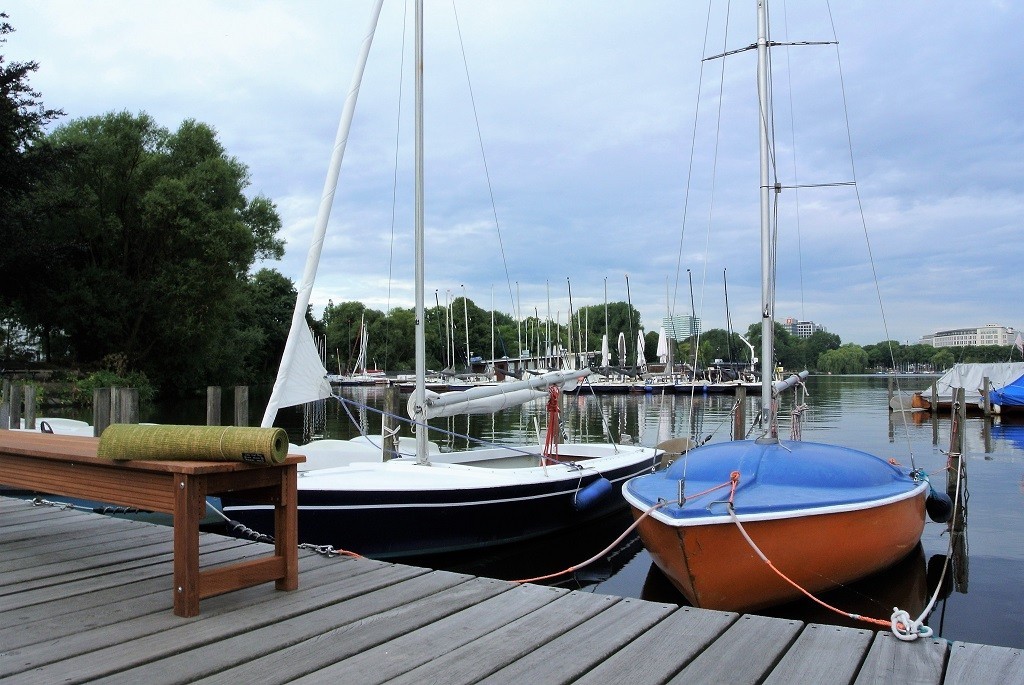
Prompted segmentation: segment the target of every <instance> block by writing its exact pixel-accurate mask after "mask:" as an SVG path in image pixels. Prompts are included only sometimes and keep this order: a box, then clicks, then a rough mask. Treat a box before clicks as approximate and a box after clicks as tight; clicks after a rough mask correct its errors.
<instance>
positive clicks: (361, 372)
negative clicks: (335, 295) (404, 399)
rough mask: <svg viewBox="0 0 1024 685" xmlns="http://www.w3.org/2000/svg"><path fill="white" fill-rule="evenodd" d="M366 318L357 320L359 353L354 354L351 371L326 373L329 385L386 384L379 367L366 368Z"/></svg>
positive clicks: (386, 379) (386, 380)
mask: <svg viewBox="0 0 1024 685" xmlns="http://www.w3.org/2000/svg"><path fill="white" fill-rule="evenodd" d="M366 350H367V335H366V318H365V317H363V318H361V319H360V320H359V354H358V356H356V363H355V364H353V366H352V373H339V374H333V375H330V374H329V375H328V376H327V380H328V381H329V382H330V384H331V385H387V384H388V377H387V375H386V374H385V373H384V372H383V371H381V370H379V369H368V368H366V357H367V354H366Z"/></svg>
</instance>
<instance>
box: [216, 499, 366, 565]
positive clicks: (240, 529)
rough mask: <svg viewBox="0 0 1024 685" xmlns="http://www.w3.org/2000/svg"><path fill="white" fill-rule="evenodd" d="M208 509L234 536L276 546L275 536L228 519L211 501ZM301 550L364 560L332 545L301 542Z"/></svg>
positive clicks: (360, 556)
mask: <svg viewBox="0 0 1024 685" xmlns="http://www.w3.org/2000/svg"><path fill="white" fill-rule="evenodd" d="M206 507H207V508H208V509H210V510H211V511H213V512H214V513H215V514H217V516H220V517H221V518H222V519H224V522H225V523H226V524H227V528H228V531H230V532H231V533H232V534H237V533H240V534H241V536H243V537H247V538H249V539H250V540H252V541H254V542H264V543H267V544H271V545H272V544H274V536H273V535H267V534H266V533H261V532H259V531H257V530H253V529H252V528H250V527H249V526H247V525H245V524H244V523H241V522H239V521H235V520H234V519H231V518H228V515H227V514H225V513H224V512H223V511H221V510H220V509H218V508H217V507H215V506H213V505H212V504H210V502H209V501H207V502H206ZM299 549H311V550H313V551H314V552H316V553H317V554H321V555H323V556H325V557H336V556H347V557H353V558H355V559H362V558H363V557H362V555H361V554H357V553H356V552H350V551H348V550H347V549H335V548H334V547H332V546H331V545H314V544H312V543H310V542H300V543H299Z"/></svg>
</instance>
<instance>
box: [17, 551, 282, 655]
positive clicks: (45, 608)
mask: <svg viewBox="0 0 1024 685" xmlns="http://www.w3.org/2000/svg"><path fill="white" fill-rule="evenodd" d="M250 549H251V550H252V551H247V550H246V548H241V549H239V548H237V547H229V548H226V549H223V550H220V551H217V552H213V553H211V554H210V556H209V558H210V559H211V560H212V561H222V560H223V561H226V560H231V561H235V560H237V559H238V558H239V555H243V556H244V555H245V554H261V553H262V552H263V550H260V549H258V548H250ZM169 588H170V580H169V578H168V574H167V573H162V574H160V575H159V576H155V577H151V578H148V579H145V580H139V581H133V582H129V583H125V584H117V585H115V586H114V587H110V588H106V589H103V590H98V591H95V592H84V593H81V594H77V595H73V596H68V595H66V594H65V593H64V592H59V594H60V598H59V599H60V611H59V612H55V611H54V607H53V603H52V602H41V603H38V604H34V605H32V606H29V607H23V608H19V609H14V610H11V611H7V612H4V614H3V616H2V618H0V645H3V648H4V649H14V648H16V647H24V646H26V645H31V644H35V643H37V642H46V641H52V640H55V639H58V638H61V637H64V636H67V635H72V634H74V633H79V632H82V631H83V630H90V629H93V628H97V627H100V626H104V625H109V624H110V623H113V622H117V621H124V620H127V619H129V618H136V617H139V616H144V615H146V614H151V613H155V612H157V611H167V610H168V608H169V607H170V606H171V598H170V597H169V596H168V589H169Z"/></svg>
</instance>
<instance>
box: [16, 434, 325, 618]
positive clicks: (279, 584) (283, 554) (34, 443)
mask: <svg viewBox="0 0 1024 685" xmlns="http://www.w3.org/2000/svg"><path fill="white" fill-rule="evenodd" d="M98 445H99V438H90V437H79V436H70V435H53V434H44V433H32V432H26V431H9V430H0V484H4V485H11V486H15V487H19V488H25V489H29V490H32V491H37V492H43V493H48V494H52V495H62V496H65V497H80V498H83V499H89V500H95V501H98V502H107V503H110V504H117V505H121V506H127V507H134V508H137V509H146V510H150V511H156V512H163V513H167V514H171V515H173V516H174V588H173V590H174V613H175V614H176V615H178V616H196V615H198V614H199V600H200V599H205V598H206V597H211V596H213V595H219V594H222V593H224V592H230V591H232V590H238V589H241V588H245V587H250V586H253V585H259V584H261V583H267V582H270V581H274V584H275V587H276V588H277V589H278V590H294V589H296V588H297V587H298V585H299V565H298V512H297V509H296V475H297V469H296V464H299V463H301V462H303V461H305V457H302V456H292V455H289V456H288V458H287V459H286V460H285V461H284V462H283V463H281V464H273V465H270V466H253V465H250V464H245V463H242V462H212V461H116V462H115V461H110V460H108V459H100V458H99V457H97V456H96V450H97V446H98ZM229 492H230V493H237V494H239V495H240V496H241V497H243V498H244V499H247V500H252V501H253V502H257V503H264V504H267V503H269V504H273V505H274V554H273V555H269V556H263V557H260V558H257V559H252V560H249V561H244V562H240V563H236V564H231V565H228V566H218V567H213V568H210V569H206V570H200V568H199V522H200V521H201V520H202V519H203V516H204V514H205V511H206V496H207V495H218V494H223V493H229Z"/></svg>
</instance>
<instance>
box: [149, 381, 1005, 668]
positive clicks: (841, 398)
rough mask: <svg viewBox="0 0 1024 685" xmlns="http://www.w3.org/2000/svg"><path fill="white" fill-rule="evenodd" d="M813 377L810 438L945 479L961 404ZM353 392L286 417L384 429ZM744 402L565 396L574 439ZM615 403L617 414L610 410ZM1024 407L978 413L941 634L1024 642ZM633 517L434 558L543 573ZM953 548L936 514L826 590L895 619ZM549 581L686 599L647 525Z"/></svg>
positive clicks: (454, 423) (794, 609)
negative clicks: (646, 534) (919, 530)
mask: <svg viewBox="0 0 1024 685" xmlns="http://www.w3.org/2000/svg"><path fill="white" fill-rule="evenodd" d="M930 382H931V378H924V377H917V378H903V379H901V381H900V384H901V385H902V387H903V388H904V389H905V390H921V389H924V388H926V387H927V386H928V384H929V383H930ZM807 387H808V390H809V394H808V396H807V397H806V398H805V403H806V405H807V407H808V409H807V410H806V411H805V412H804V421H803V423H802V431H803V439H805V440H817V441H822V442H831V443H836V444H842V445H845V446H849V447H855V448H858V449H862V450H865V451H868V452H872V453H874V454H878V455H880V456H883V457H885V458H895V459H897V460H898V461H899V462H901V463H903V464H905V465H910V464H911V463H913V464H914V465H916V466H918V467H922V468H924V469H925V470H926V471H927V472H928V473H929V474H930V475H931V478H932V482H933V484H934V486H935V488H936V489H938V490H944V489H945V483H946V470H945V469H946V462H947V456H946V451H947V450H948V448H949V427H950V420H949V417H948V416H942V417H939V418H938V419H937V420H935V421H932V420H931V418H930V417H929V416H928V415H909V414H907V415H903V414H893V415H890V413H889V410H888V396H887V380H886V378H885V377H884V376H834V377H833V376H818V377H812V378H811V379H809V381H808V384H807ZM345 392H346V397H351V398H353V399H356V400H358V401H359V402H361V403H364V404H366V405H368V406H369V407H370V408H371V409H366V408H358V407H350V409H349V412H351V418H350V415H349V413H348V412H346V410H345V409H344V408H343V407H342V405H341V404H340V403H338V402H335V401H329V402H327V403H324V404H323V405H322V406H321V407H319V408H318V409H316V410H315V411H310V410H309V409H306V410H304V411H303V410H299V409H293V410H286V411H283V412H282V413H281V414H280V415H279V418H278V424H279V425H282V426H284V427H285V428H286V430H288V432H289V435H290V437H291V440H292V441H293V442H298V443H301V442H304V441H305V439H307V438H308V436H309V435H310V434H314V433H315V434H317V435H322V436H325V437H333V438H348V437H352V436H354V435H356V434H357V433H358V430H359V429H357V428H356V425H358V426H360V427H361V429H362V430H364V431H366V432H367V433H369V434H371V435H379V434H380V423H381V421H380V415H379V414H378V413H376V412H374V411H373V410H372V409H374V408H375V409H381V408H383V407H384V403H385V391H384V390H382V389H378V388H351V389H347V390H346V391H345ZM406 400H407V396H406V395H402V396H401V397H400V398H399V408H400V409H399V411H400V412H404V408H405V402H406ZM787 401H788V404H784V406H783V409H782V413H783V414H784V420H783V421H782V426H781V429H780V432H781V433H782V434H783V435H788V434H789V430H790V427H789V419H788V416H789V413H790V412H791V410H792V408H793V400H792V399H790V400H787ZM250 402H251V406H252V407H253V412H254V413H256V412H257V408H258V407H262V402H263V400H262V399H261V398H259V397H256V396H254V397H253V398H252V399H251V400H250ZM759 403H760V399H759V397H756V398H754V397H752V398H749V399H748V403H747V408H746V411H747V414H746V415H747V422H748V424H749V422H750V418H751V417H752V416H753V414H754V413H755V412H756V407H757V406H758V405H759ZM732 405H733V398H732V397H729V396H708V397H697V398H696V400H695V402H694V403H693V404H692V408H691V403H690V400H689V397H686V396H680V395H667V396H650V395H607V396H601V397H593V396H587V395H581V396H577V397H571V396H570V397H567V398H566V401H565V403H564V409H563V412H564V413H563V419H564V421H565V424H566V426H567V428H568V431H569V433H570V435H571V437H572V439H584V440H587V439H590V440H599V439H602V435H603V434H604V433H605V431H606V429H607V430H610V431H611V433H612V434H613V435H614V436H615V438H616V439H617V440H618V439H621V436H626V435H628V436H630V437H631V438H632V439H634V440H638V441H640V442H642V443H643V444H645V445H655V444H657V443H658V442H660V441H661V440H664V439H666V438H669V437H676V436H681V435H687V434H689V433H690V431H689V429H688V428H687V427H688V426H689V425H690V424H691V422H692V423H693V425H695V426H696V427H697V430H696V431H695V432H696V434H697V435H699V436H701V438H702V439H703V438H705V437H706V438H708V439H709V440H711V441H722V440H728V439H729V438H730V435H731V425H730V421H731V419H730V411H731V409H732ZM183 411H184V410H183V409H182V408H181V407H176V408H169V409H168V410H167V414H168V416H163V415H161V413H160V412H156V414H155V416H154V418H153V419H151V420H154V421H161V420H162V421H170V420H171V418H172V416H171V415H173V417H174V419H175V420H181V419H180V418H179V417H180V416H181V413H182V412H183ZM602 412H603V415H604V416H605V417H606V419H607V424H606V423H605V421H604V420H602ZM185 413H188V412H187V411H186V412H185ZM193 413H198V414H199V416H198V418H197V419H196V420H195V421H194V422H199V423H201V422H202V421H203V416H202V407H199V408H198V409H197V410H196V411H194V412H193ZM544 414H545V410H544V404H543V402H539V403H536V404H531V405H527V406H524V407H521V408H518V409H515V410H506V411H505V412H502V413H500V414H498V415H494V416H470V417H467V416H462V417H455V418H451V419H440V420H435V421H432V424H433V425H435V426H437V427H440V428H442V429H444V430H446V431H448V432H449V433H453V434H460V435H470V436H473V437H475V438H480V439H483V440H486V441H489V442H496V443H508V442H520V441H523V440H536V439H538V438H537V431H538V427H539V428H540V429H541V430H542V429H543V426H544V422H545V416H544ZM226 416H229V414H226ZM256 420H258V419H256ZM1017 421H1018V422H1017V423H1012V422H1011V421H1009V420H1007V419H1004V420H1003V422H1002V423H1001V424H999V425H996V426H993V427H990V428H986V423H985V421H984V420H983V419H982V418H981V417H980V416H970V417H968V419H967V424H966V426H965V436H966V448H965V458H966V463H967V469H966V472H967V493H968V498H967V534H966V536H964V537H963V538H958V541H959V543H962V544H958V545H957V547H956V549H955V550H954V552H955V553H954V554H952V555H951V558H952V559H953V563H952V564H951V566H950V568H949V569H948V570H947V572H946V578H945V581H944V582H943V590H942V593H941V599H940V600H939V601H938V602H937V603H936V605H935V607H934V609H933V611H932V613H931V615H930V617H929V618H928V621H927V623H928V625H930V626H931V627H932V628H933V630H934V631H935V633H936V635H940V636H942V637H944V638H947V639H949V640H962V641H965V642H976V643H984V644H994V645H1003V646H1008V647H1015V648H1022V647H1024V595H1022V593H1021V592H1020V591H1019V587H1020V581H1019V579H1020V577H1021V576H1022V573H1024V535H1022V534H1021V533H1020V530H1019V529H1020V526H1021V524H1022V522H1024V515H1022V511H1024V509H1022V503H1024V419H1018V420H1017ZM606 426H607V428H606ZM403 434H408V430H407V429H404V430H403ZM432 439H434V440H437V441H438V442H440V443H441V444H442V445H443V446H445V447H449V448H456V449H463V448H465V447H467V446H470V445H474V444H476V443H474V442H472V441H470V440H469V439H467V438H465V437H459V436H455V435H441V436H436V435H435V436H432ZM911 456H912V459H911ZM630 523H631V518H630V516H629V514H628V513H623V515H622V516H620V517H616V518H614V519H609V520H606V521H603V522H600V523H599V524H595V525H594V526H592V527H590V528H588V529H586V530H582V531H574V532H573V533H571V534H568V535H565V536H561V537H560V538H559V539H557V540H549V541H547V542H546V543H544V544H540V545H531V546H528V547H527V546H521V547H517V548H514V549H506V550H498V551H493V552H485V553H478V554H474V555H470V556H466V555H462V556H453V557H451V558H447V559H441V560H438V559H431V560H429V561H424V562H423V565H429V566H432V567H437V568H449V569H452V570H458V571H464V572H468V573H473V574H476V575H484V576H490V577H496V578H504V579H523V578H532V577H535V576H538V575H543V574H547V573H552V572H555V571H558V570H561V569H564V568H568V567H570V566H572V565H575V564H579V563H580V562H583V561H584V560H586V559H588V558H590V557H591V556H594V555H595V554H598V553H599V552H601V551H602V550H604V549H605V548H606V547H608V545H609V544H610V543H612V541H614V540H615V539H616V538H617V537H618V536H619V535H620V534H621V533H622V532H623V531H624V530H625V529H626V528H627V527H628V526H629V524H630ZM300 538H301V531H300ZM338 546H342V545H341V544H340V543H339V545H338ZM949 551H950V535H949V533H948V532H947V526H946V525H945V524H937V523H932V522H930V521H929V522H928V523H927V525H926V526H925V531H924V535H923V536H922V542H921V545H920V546H919V548H918V549H917V550H915V551H914V553H912V554H911V555H910V556H909V557H908V558H907V559H906V560H904V561H903V562H901V563H900V564H898V565H897V566H896V567H894V568H892V569H889V570H887V571H885V572H883V573H880V574H878V575H876V576H874V577H871V578H868V579H865V580H862V581H859V582H857V583H853V584H850V585H849V586H847V587H843V588H839V589H838V590H836V591H834V592H830V593H827V594H825V595H823V596H822V599H824V600H825V601H827V602H830V603H832V604H834V605H836V606H838V607H840V608H842V609H843V610H844V611H847V612H853V613H859V614H862V615H865V616H871V617H875V618H880V619H885V620H888V618H889V616H890V614H891V613H892V609H893V607H894V606H899V607H900V608H904V609H907V610H908V611H909V612H910V614H911V616H912V617H915V618H916V617H917V615H918V614H919V613H920V612H921V611H922V610H923V608H924V607H925V606H926V604H927V602H928V600H929V599H930V596H931V593H932V592H933V591H934V589H935V587H936V586H937V584H938V578H939V575H940V573H941V571H942V565H943V561H944V560H945V558H946V555H947V553H948V552H949ZM413 562H414V563H415V560H413ZM549 582H551V583H552V584H557V585H560V586H563V587H570V588H574V589H580V590H583V591H587V592H595V593H601V594H610V595H618V596H623V597H636V598H642V599H647V600H652V601H660V602H673V603H679V604H685V603H686V601H685V599H684V598H683V597H682V595H680V594H679V593H678V592H677V591H676V590H675V588H673V587H672V586H671V585H670V584H669V582H668V581H667V580H666V579H665V578H664V576H663V575H662V574H661V572H660V571H659V570H658V569H657V567H655V566H654V565H653V563H652V562H651V559H650V556H649V555H648V554H647V552H646V551H645V550H644V549H643V547H642V545H641V544H640V542H639V540H638V539H637V538H636V536H635V535H632V536H629V537H627V538H626V539H625V540H624V541H623V542H621V543H620V544H618V545H615V546H614V547H613V548H612V549H611V551H610V552H608V553H605V554H601V555H600V557H599V559H598V560H597V561H596V562H594V563H593V564H590V565H588V566H587V567H585V568H584V569H582V570H579V571H577V572H575V573H572V574H569V575H567V576H563V577H561V578H559V579H557V580H553V581H549ZM760 613H763V614H768V615H773V616H779V617H785V618H796V619H799V620H803V621H813V622H819V623H832V624H836V625H851V626H856V627H867V628H872V626H870V625H868V624H864V623H859V622H856V621H853V620H851V619H847V618H844V617H841V616H838V615H836V614H833V613H831V612H829V611H827V610H825V609H822V608H820V607H819V606H818V605H816V604H814V603H813V602H811V601H810V600H806V601H799V602H794V603H791V604H788V605H785V606H781V607H775V608H773V609H769V610H763V611H761V612H760Z"/></svg>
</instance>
